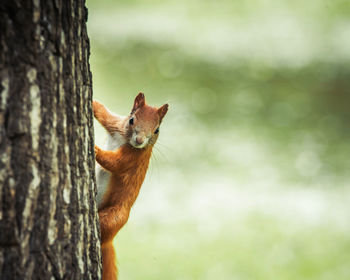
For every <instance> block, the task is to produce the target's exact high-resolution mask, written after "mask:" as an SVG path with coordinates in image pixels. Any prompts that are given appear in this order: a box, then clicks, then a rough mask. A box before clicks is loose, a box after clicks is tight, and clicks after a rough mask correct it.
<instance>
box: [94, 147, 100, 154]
mask: <svg viewBox="0 0 350 280" xmlns="http://www.w3.org/2000/svg"><path fill="white" fill-rule="evenodd" d="M99 151H100V148H99V147H98V146H97V145H95V157H97V156H98V153H99Z"/></svg>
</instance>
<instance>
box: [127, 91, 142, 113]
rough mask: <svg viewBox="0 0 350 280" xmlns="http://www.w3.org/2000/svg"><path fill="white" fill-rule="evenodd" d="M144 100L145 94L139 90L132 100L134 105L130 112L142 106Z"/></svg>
mask: <svg viewBox="0 0 350 280" xmlns="http://www.w3.org/2000/svg"><path fill="white" fill-rule="evenodd" d="M145 103H146V101H145V95H144V94H143V93H142V92H140V93H139V94H138V95H137V96H136V98H135V101H134V107H133V108H132V111H131V112H132V113H133V112H135V111H136V110H137V109H139V108H141V107H143V106H144V105H145Z"/></svg>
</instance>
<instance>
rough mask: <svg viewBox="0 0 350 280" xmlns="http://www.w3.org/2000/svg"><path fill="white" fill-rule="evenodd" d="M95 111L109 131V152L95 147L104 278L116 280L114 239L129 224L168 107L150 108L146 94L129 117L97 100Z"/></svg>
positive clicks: (137, 99) (136, 102) (165, 105)
mask: <svg viewBox="0 0 350 280" xmlns="http://www.w3.org/2000/svg"><path fill="white" fill-rule="evenodd" d="M93 111H94V116H95V118H96V119H97V120H98V121H99V122H100V123H101V125H102V126H103V127H104V128H105V129H106V130H107V132H108V139H107V145H106V150H102V149H100V148H99V147H98V146H95V155H96V161H97V163H98V165H97V169H96V178H97V202H98V214H99V218H100V230H101V247H102V279H103V280H115V279H117V266H116V256H115V251H114V248H113V239H114V237H115V236H116V234H117V233H118V231H119V230H120V229H121V228H122V227H123V226H124V225H125V223H126V222H127V220H128V217H129V213H130V209H131V207H132V205H133V204H134V202H135V200H136V198H137V195H138V193H139V191H140V188H141V185H142V183H143V180H144V178H145V175H146V171H147V168H148V164H149V160H150V157H151V154H152V148H153V145H154V144H155V143H156V141H157V138H158V135H159V126H160V123H161V122H162V120H163V118H164V116H165V114H166V113H167V111H168V104H164V105H163V106H161V107H160V108H156V107H152V106H149V105H147V104H146V102H145V96H144V94H143V93H139V94H138V95H137V96H136V98H135V101H134V106H133V108H132V111H131V113H130V115H129V116H127V117H123V116H119V115H116V114H113V113H111V112H110V111H108V109H107V108H106V107H105V106H104V105H102V104H101V103H99V102H97V101H94V102H93Z"/></svg>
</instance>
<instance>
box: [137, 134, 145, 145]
mask: <svg viewBox="0 0 350 280" xmlns="http://www.w3.org/2000/svg"><path fill="white" fill-rule="evenodd" d="M143 141H144V140H143V137H142V136H137V137H136V139H135V142H136V144H137V145H142V144H143Z"/></svg>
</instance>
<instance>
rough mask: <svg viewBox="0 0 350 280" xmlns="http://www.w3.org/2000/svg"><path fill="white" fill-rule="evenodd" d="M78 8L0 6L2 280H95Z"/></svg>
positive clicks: (34, 2)
mask: <svg viewBox="0 0 350 280" xmlns="http://www.w3.org/2000/svg"><path fill="white" fill-rule="evenodd" d="M84 2H85V1H84V0H41V1H40V0H1V1H0V279H6V280H9V279H79V280H80V279H100V278H101V257H100V243H99V227H98V215H97V206H96V203H95V191H96V185H95V173H94V152H93V151H94V149H93V142H94V134H93V116H92V110H91V100H92V87H91V73H90V69H89V40H88V36H87V31H86V20H87V10H86V8H85V3H84Z"/></svg>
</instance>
